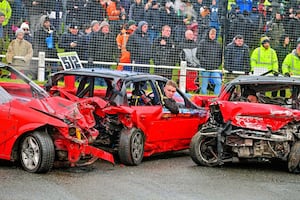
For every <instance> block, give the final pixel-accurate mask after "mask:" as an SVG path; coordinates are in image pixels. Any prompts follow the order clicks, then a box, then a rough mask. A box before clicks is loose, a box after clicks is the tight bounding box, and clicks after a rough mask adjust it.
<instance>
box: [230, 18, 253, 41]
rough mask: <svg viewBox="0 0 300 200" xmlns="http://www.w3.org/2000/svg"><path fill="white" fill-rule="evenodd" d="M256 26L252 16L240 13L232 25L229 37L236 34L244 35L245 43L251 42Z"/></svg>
mask: <svg viewBox="0 0 300 200" xmlns="http://www.w3.org/2000/svg"><path fill="white" fill-rule="evenodd" d="M255 26H256V25H255V24H254V23H253V21H252V20H251V18H250V17H245V16H244V15H242V14H238V15H237V18H236V19H234V20H233V21H232V24H231V25H230V28H229V35H228V37H229V38H230V39H231V38H234V36H236V35H242V36H244V41H245V43H246V44H250V43H251V41H252V39H253V33H254V31H255V30H256V28H255Z"/></svg>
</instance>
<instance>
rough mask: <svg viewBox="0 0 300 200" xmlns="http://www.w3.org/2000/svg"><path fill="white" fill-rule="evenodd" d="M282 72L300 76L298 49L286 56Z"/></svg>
mask: <svg viewBox="0 0 300 200" xmlns="http://www.w3.org/2000/svg"><path fill="white" fill-rule="evenodd" d="M282 73H283V74H286V73H289V74H290V75H295V76H300V56H299V55H297V53H296V50H293V52H292V53H289V54H288V55H287V56H286V57H285V59H284V61H283V64H282Z"/></svg>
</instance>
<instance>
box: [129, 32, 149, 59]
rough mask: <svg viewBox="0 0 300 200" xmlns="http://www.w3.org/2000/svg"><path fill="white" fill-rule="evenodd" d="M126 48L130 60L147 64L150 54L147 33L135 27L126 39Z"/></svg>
mask: <svg viewBox="0 0 300 200" xmlns="http://www.w3.org/2000/svg"><path fill="white" fill-rule="evenodd" d="M127 50H128V51H129V52H130V55H131V61H133V60H134V61H135V63H138V64H149V62H150V59H151V58H152V55H151V43H150V40H149V37H148V34H147V33H142V31H141V29H137V30H136V31H135V32H134V33H133V34H132V35H131V36H130V37H129V39H128V43H127Z"/></svg>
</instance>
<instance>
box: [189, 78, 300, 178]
mask: <svg viewBox="0 0 300 200" xmlns="http://www.w3.org/2000/svg"><path fill="white" fill-rule="evenodd" d="M200 98H201V97H199V99H200ZM299 98H300V80H299V79H297V78H291V77H282V76H241V77H238V78H236V79H234V80H232V81H231V82H229V83H228V84H226V85H225V88H224V89H223V90H222V92H221V94H220V95H219V97H218V98H214V99H211V100H208V99H205V100H204V101H206V102H210V104H209V110H210V120H209V121H208V122H207V123H206V124H205V125H203V127H202V129H201V130H200V131H199V132H198V133H197V134H196V135H195V136H194V137H193V139H192V141H191V144H190V154H191V158H192V160H193V161H194V162H195V163H196V164H198V165H205V166H218V165H223V164H224V163H227V162H241V161H255V162H272V161H274V160H276V161H277V160H279V161H282V162H285V163H286V164H287V168H288V170H289V171H290V172H292V173H299V172H300V99H299ZM254 100H255V102H256V103H254ZM250 101H251V102H250Z"/></svg>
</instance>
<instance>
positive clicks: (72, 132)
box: [69, 127, 76, 136]
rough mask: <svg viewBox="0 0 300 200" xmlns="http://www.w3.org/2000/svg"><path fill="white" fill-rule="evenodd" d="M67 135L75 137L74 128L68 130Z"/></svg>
mask: <svg viewBox="0 0 300 200" xmlns="http://www.w3.org/2000/svg"><path fill="white" fill-rule="evenodd" d="M69 135H70V136H75V135H76V128H75V127H72V128H69Z"/></svg>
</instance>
